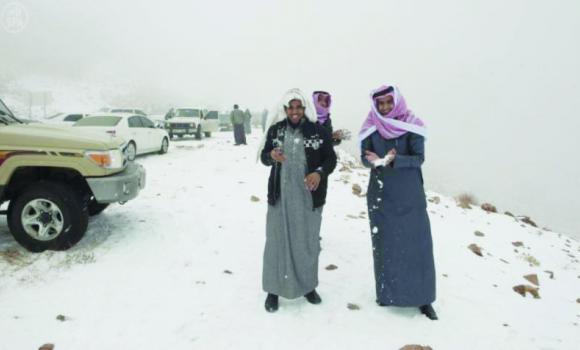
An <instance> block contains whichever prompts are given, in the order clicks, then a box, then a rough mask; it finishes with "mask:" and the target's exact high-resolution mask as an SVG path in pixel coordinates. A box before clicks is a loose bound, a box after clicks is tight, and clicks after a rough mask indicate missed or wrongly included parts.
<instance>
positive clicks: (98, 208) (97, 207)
mask: <svg viewBox="0 0 580 350" xmlns="http://www.w3.org/2000/svg"><path fill="white" fill-rule="evenodd" d="M108 207H109V203H99V202H97V201H96V200H95V199H94V198H93V199H92V200H91V201H90V202H89V205H88V207H87V210H88V213H89V216H97V215H99V214H100V213H102V212H103V211H105V209H107V208H108Z"/></svg>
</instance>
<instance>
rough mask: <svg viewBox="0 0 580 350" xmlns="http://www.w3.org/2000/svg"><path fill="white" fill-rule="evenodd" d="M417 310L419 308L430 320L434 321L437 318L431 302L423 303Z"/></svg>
mask: <svg viewBox="0 0 580 350" xmlns="http://www.w3.org/2000/svg"><path fill="white" fill-rule="evenodd" d="M419 310H421V313H422V314H423V315H425V316H427V318H428V319H430V320H433V321H436V320H438V319H439V318H438V317H437V313H436V312H435V310H433V306H431V304H427V305H423V306H421V307H419Z"/></svg>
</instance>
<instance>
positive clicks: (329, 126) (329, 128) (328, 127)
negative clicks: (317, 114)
mask: <svg viewBox="0 0 580 350" xmlns="http://www.w3.org/2000/svg"><path fill="white" fill-rule="evenodd" d="M322 126H324V128H325V129H326V130H327V131H328V132H329V133H330V137H332V133H333V132H334V129H333V127H332V119H330V116H329V117H328V119H326V121H325V122H324V123H322ZM341 142H342V140H339V139H334V138H333V139H332V144H333V145H335V146H338V145H340V143H341Z"/></svg>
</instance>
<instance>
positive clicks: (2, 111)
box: [0, 100, 20, 124]
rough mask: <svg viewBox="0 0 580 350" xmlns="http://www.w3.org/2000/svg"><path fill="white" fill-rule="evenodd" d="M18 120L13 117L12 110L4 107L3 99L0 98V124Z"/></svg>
mask: <svg viewBox="0 0 580 350" xmlns="http://www.w3.org/2000/svg"><path fill="white" fill-rule="evenodd" d="M18 122H20V121H19V120H18V119H16V118H15V117H14V115H13V114H12V112H10V110H9V109H8V107H6V105H5V104H4V101H2V100H0V124H12V123H18Z"/></svg>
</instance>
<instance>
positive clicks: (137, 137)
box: [127, 115, 151, 154]
mask: <svg viewBox="0 0 580 350" xmlns="http://www.w3.org/2000/svg"><path fill="white" fill-rule="evenodd" d="M127 122H128V123H129V134H130V137H131V139H132V140H134V141H135V143H136V144H137V154H143V153H146V152H148V151H149V149H150V148H151V146H150V144H148V137H147V129H146V128H145V127H143V123H142V122H141V117H139V116H137V115H134V116H131V117H129V118H128V119H127Z"/></svg>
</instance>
